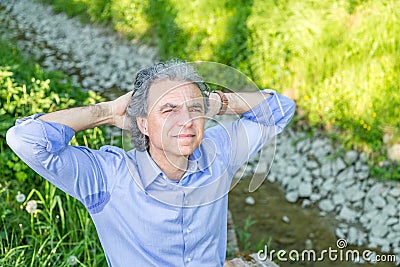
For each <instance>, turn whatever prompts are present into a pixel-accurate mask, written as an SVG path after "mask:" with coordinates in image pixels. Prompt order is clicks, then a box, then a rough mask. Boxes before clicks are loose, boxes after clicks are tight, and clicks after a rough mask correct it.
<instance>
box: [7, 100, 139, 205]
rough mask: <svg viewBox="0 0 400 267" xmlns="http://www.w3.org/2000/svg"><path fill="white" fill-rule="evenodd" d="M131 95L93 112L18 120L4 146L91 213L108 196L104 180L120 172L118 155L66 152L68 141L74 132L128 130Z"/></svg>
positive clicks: (73, 149) (80, 109) (73, 148)
mask: <svg viewBox="0 0 400 267" xmlns="http://www.w3.org/2000/svg"><path fill="white" fill-rule="evenodd" d="M131 95H132V92H130V93H128V94H125V95H123V96H121V97H120V98H118V99H116V100H114V101H110V102H104V103H100V104H96V105H94V106H89V107H78V108H72V109H68V110H61V111H56V112H52V113H48V114H45V115H42V116H41V115H39V114H35V115H32V116H30V117H27V118H23V119H19V120H17V122H16V125H15V126H14V127H12V128H10V129H9V130H8V131H7V135H6V139H7V143H8V145H9V146H10V148H11V149H12V150H13V151H14V152H15V153H16V154H17V155H18V157H20V158H21V159H22V160H23V161H24V162H25V163H26V164H27V165H28V166H29V167H31V168H32V169H33V170H34V171H35V172H37V173H38V174H39V175H41V176H42V177H44V178H45V179H46V180H48V181H50V182H51V183H52V184H54V185H56V186H57V187H58V188H60V189H61V190H63V191H64V192H66V193H68V194H70V195H71V196H73V197H75V198H77V199H79V200H80V201H82V202H83V203H84V205H85V206H86V207H88V208H89V209H90V207H92V206H96V204H97V203H103V202H102V201H104V198H105V197H107V194H105V192H108V190H111V188H112V186H113V185H112V183H113V181H110V180H106V177H108V176H112V173H114V172H115V169H116V168H119V166H120V162H121V159H123V150H122V149H118V148H115V147H103V148H101V149H100V150H92V149H89V148H86V147H81V146H77V147H76V146H70V145H68V144H69V141H70V140H71V138H72V137H73V136H74V134H75V133H76V132H78V131H82V130H85V129H88V128H92V127H95V126H100V125H103V124H106V123H107V124H112V125H115V126H117V127H121V128H122V127H126V128H128V122H127V123H125V125H124V118H125V109H126V105H127V103H128V102H129V101H130V98H131ZM81 177H84V179H80V178H81ZM88 196H92V197H89V198H87V197H88Z"/></svg>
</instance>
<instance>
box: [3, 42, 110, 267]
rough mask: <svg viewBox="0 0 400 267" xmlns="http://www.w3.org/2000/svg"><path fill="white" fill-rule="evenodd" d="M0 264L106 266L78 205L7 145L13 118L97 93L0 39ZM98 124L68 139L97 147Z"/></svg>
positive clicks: (92, 98)
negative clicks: (46, 66) (74, 84)
mask: <svg viewBox="0 0 400 267" xmlns="http://www.w3.org/2000/svg"><path fill="white" fill-rule="evenodd" d="M0 47H1V49H0V114H1V119H0V152H1V153H0V170H1V177H2V179H1V181H0V203H1V205H0V216H1V219H0V266H4V267H6V266H21V267H22V266H23V267H26V266H70V265H77V266H106V265H107V263H106V261H105V257H104V253H103V251H102V248H101V246H100V242H99V240H98V238H97V234H96V231H95V227H94V225H93V223H92V221H91V219H90V216H89V214H88V212H87V211H86V209H85V208H84V206H83V205H82V204H81V203H80V202H78V201H77V200H75V199H72V198H71V197H69V196H68V195H66V194H65V193H63V192H61V191H59V190H58V189H56V188H55V187H54V186H53V185H50V184H49V183H48V182H46V181H45V180H44V179H43V178H41V177H40V176H39V175H37V174H35V173H34V172H33V171H32V170H30V169H29V168H28V166H26V165H25V163H23V162H22V161H21V160H20V159H19V158H18V157H17V156H16V155H15V154H14V153H13V152H12V151H11V150H10V148H9V147H8V146H7V144H6V142H5V133H6V130H7V129H8V128H9V127H11V126H12V125H13V124H14V123H15V120H16V119H17V118H20V117H24V116H28V115H31V114H33V113H41V112H49V111H54V110H58V109H64V108H68V107H72V106H76V105H87V104H92V103H94V102H97V101H101V100H102V98H101V97H100V96H98V95H97V94H95V93H93V92H86V93H85V92H82V91H81V90H80V88H77V87H75V86H73V85H72V83H71V81H70V80H69V79H68V78H67V77H66V76H65V75H63V74H61V73H59V72H45V71H43V70H42V69H41V68H40V66H39V65H37V64H34V63H32V62H31V61H30V60H29V59H28V58H25V57H24V56H23V55H22V54H20V52H19V51H18V49H16V47H14V46H13V45H12V44H10V43H9V42H8V41H4V40H1V39H0ZM106 141H107V140H106V136H105V135H104V134H103V129H100V128H98V129H92V130H89V131H85V132H82V133H80V134H78V135H76V137H75V138H74V139H73V140H72V144H75V145H77V144H82V145H86V146H89V147H92V148H99V147H100V146H101V145H104V144H105V142H106Z"/></svg>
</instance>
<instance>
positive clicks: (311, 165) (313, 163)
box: [306, 160, 319, 170]
mask: <svg viewBox="0 0 400 267" xmlns="http://www.w3.org/2000/svg"><path fill="white" fill-rule="evenodd" d="M318 167H319V165H318V163H317V162H316V161H314V160H307V161H306V168H307V169H309V170H314V169H316V168H318Z"/></svg>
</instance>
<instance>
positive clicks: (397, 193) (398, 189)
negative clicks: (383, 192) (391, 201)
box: [389, 186, 400, 197]
mask: <svg viewBox="0 0 400 267" xmlns="http://www.w3.org/2000/svg"><path fill="white" fill-rule="evenodd" d="M389 194H391V195H392V196H394V197H399V196H400V186H396V187H394V188H392V189H390V191H389Z"/></svg>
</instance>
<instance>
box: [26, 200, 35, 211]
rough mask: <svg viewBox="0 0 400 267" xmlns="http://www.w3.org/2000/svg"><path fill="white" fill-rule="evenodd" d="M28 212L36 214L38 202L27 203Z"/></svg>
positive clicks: (30, 201)
mask: <svg viewBox="0 0 400 267" xmlns="http://www.w3.org/2000/svg"><path fill="white" fill-rule="evenodd" d="M25 209H26V211H27V212H28V213H34V212H36V209H37V202H36V200H29V201H28V203H26V208H25Z"/></svg>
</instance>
